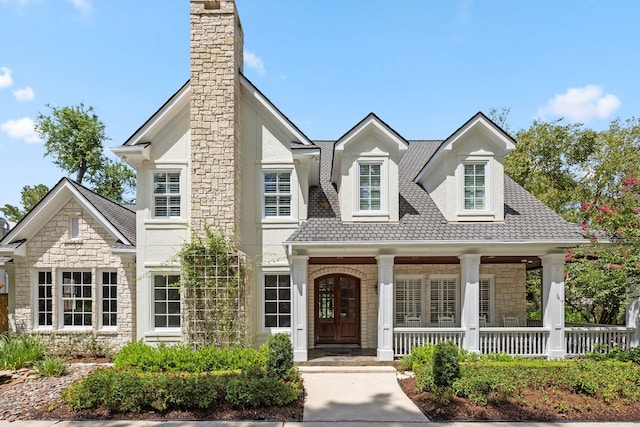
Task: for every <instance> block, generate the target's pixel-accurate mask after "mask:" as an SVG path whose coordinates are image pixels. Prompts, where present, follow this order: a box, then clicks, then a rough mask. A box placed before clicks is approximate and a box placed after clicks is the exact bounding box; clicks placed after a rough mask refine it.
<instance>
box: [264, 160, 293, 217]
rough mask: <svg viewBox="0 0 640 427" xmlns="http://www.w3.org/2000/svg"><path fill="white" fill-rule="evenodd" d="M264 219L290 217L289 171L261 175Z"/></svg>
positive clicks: (269, 172)
mask: <svg viewBox="0 0 640 427" xmlns="http://www.w3.org/2000/svg"><path fill="white" fill-rule="evenodd" d="M262 190H263V197H264V212H263V214H264V217H265V218H269V217H290V216H291V171H268V172H264V173H263V189H262Z"/></svg>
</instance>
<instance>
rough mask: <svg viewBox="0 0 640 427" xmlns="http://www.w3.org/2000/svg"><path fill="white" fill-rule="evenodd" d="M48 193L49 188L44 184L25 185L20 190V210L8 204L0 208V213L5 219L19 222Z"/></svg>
mask: <svg viewBox="0 0 640 427" xmlns="http://www.w3.org/2000/svg"><path fill="white" fill-rule="evenodd" d="M48 192H49V187H47V186H46V185H44V184H37V185H34V186H30V185H26V186H24V187H23V188H22V192H21V199H20V200H21V202H22V209H21V208H19V207H17V206H13V205H10V204H5V205H4V207H2V208H0V212H2V214H3V215H4V216H5V218H6V219H8V220H9V221H13V222H18V221H20V220H21V219H22V218H23V217H24V216H25V215H26V214H27V212H29V211H30V210H31V209H33V207H34V206H35V205H37V204H38V202H39V201H40V200H41V199H42V198H43V197H44V196H45V195H46V194H47V193H48Z"/></svg>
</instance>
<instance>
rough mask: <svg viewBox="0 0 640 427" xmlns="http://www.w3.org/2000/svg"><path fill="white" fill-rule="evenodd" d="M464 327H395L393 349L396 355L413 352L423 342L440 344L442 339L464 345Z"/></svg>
mask: <svg viewBox="0 0 640 427" xmlns="http://www.w3.org/2000/svg"><path fill="white" fill-rule="evenodd" d="M463 338H464V329H462V328H394V329H393V350H394V354H395V357H402V356H404V355H406V354H409V353H411V349H412V348H413V347H414V346H416V345H421V344H438V343H439V342H440V341H448V340H450V341H453V343H454V344H456V345H457V346H458V347H462V339H463Z"/></svg>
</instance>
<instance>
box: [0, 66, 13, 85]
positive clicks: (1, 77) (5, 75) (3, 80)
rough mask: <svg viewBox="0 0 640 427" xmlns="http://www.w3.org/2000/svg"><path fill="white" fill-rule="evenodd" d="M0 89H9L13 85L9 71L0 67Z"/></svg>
mask: <svg viewBox="0 0 640 427" xmlns="http://www.w3.org/2000/svg"><path fill="white" fill-rule="evenodd" d="M0 71H1V72H2V74H0V87H9V86H11V85H12V84H13V79H12V78H11V69H9V68H7V67H0Z"/></svg>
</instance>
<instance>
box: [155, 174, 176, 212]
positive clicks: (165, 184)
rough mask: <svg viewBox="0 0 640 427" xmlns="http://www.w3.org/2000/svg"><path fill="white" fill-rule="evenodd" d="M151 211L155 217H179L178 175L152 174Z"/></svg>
mask: <svg viewBox="0 0 640 427" xmlns="http://www.w3.org/2000/svg"><path fill="white" fill-rule="evenodd" d="M153 209H154V216H156V217H167V218H168V217H179V216H180V173H179V172H155V173H154V174H153Z"/></svg>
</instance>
